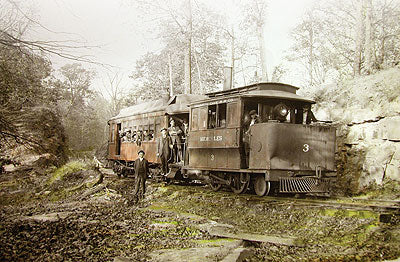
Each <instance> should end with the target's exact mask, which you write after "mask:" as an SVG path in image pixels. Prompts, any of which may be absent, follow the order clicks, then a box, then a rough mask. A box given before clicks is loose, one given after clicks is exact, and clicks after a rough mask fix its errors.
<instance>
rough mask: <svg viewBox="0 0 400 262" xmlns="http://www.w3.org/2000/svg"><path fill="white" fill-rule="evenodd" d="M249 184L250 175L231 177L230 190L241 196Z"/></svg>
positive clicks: (241, 174) (242, 174)
mask: <svg viewBox="0 0 400 262" xmlns="http://www.w3.org/2000/svg"><path fill="white" fill-rule="evenodd" d="M249 183H250V175H249V174H247V173H240V175H232V176H231V189H232V191H233V193H235V194H241V193H243V192H245V191H246V189H247V188H248V186H249Z"/></svg>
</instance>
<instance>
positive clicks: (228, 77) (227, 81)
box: [222, 66, 232, 90]
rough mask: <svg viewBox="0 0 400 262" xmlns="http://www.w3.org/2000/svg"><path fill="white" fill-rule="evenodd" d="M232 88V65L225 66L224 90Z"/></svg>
mask: <svg viewBox="0 0 400 262" xmlns="http://www.w3.org/2000/svg"><path fill="white" fill-rule="evenodd" d="M229 89H232V67H230V66H225V67H224V87H223V89H222V90H229Z"/></svg>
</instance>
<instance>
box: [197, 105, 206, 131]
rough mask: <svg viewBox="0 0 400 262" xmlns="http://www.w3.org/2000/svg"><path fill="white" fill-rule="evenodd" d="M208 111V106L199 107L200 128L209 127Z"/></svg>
mask: <svg viewBox="0 0 400 262" xmlns="http://www.w3.org/2000/svg"><path fill="white" fill-rule="evenodd" d="M207 112H208V109H207V106H205V107H200V108H199V117H198V121H199V124H198V125H199V130H205V129H207V118H208V114H207Z"/></svg>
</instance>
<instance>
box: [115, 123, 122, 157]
mask: <svg viewBox="0 0 400 262" xmlns="http://www.w3.org/2000/svg"><path fill="white" fill-rule="evenodd" d="M116 133H117V134H116V136H115V142H116V143H115V145H116V149H115V152H116V155H118V156H119V155H120V154H121V136H120V133H121V123H119V124H117V132H116Z"/></svg>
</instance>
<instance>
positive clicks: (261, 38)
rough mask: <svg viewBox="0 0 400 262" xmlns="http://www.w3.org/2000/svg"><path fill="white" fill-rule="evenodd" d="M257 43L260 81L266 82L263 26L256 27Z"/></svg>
mask: <svg viewBox="0 0 400 262" xmlns="http://www.w3.org/2000/svg"><path fill="white" fill-rule="evenodd" d="M258 43H259V48H260V59H261V81H267V82H268V72H267V59H266V57H265V54H266V52H265V39H264V26H259V27H258Z"/></svg>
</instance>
